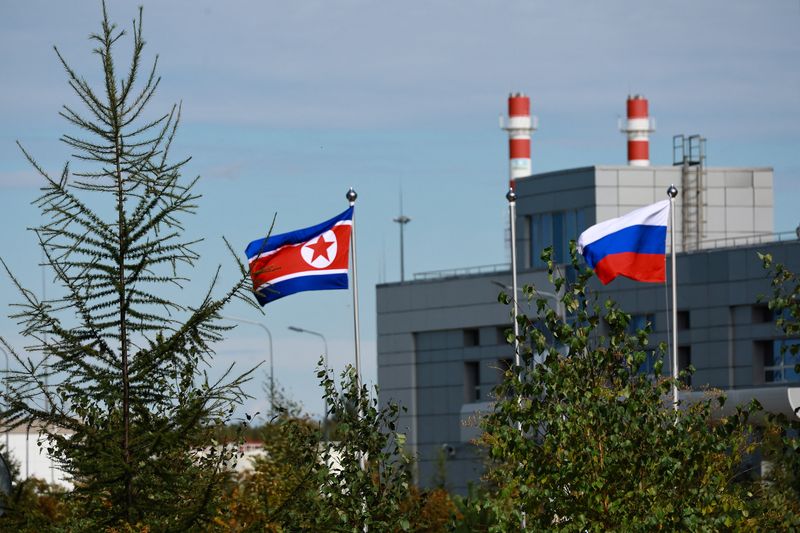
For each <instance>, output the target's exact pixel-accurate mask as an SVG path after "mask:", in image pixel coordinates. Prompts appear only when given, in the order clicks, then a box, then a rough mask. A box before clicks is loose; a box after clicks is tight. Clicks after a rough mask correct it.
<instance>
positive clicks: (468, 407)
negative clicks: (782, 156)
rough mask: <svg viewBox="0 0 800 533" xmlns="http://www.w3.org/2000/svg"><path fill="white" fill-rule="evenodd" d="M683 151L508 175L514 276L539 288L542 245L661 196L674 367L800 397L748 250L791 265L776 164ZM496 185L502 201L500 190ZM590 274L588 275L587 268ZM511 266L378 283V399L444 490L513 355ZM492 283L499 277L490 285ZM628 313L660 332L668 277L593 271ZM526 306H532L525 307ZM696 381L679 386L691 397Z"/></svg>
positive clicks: (765, 397) (455, 483) (561, 252)
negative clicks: (512, 180) (738, 162)
mask: <svg viewBox="0 0 800 533" xmlns="http://www.w3.org/2000/svg"><path fill="white" fill-rule="evenodd" d="M698 163H702V161H692V160H691V158H685V159H684V164H679V165H676V166H669V167H649V166H594V167H586V168H577V169H569V170H563V171H557V172H548V173H543V174H538V175H532V176H529V177H526V178H522V179H518V180H516V193H517V218H516V235H517V255H518V258H517V263H518V265H519V270H520V272H519V282H520V286H521V285H522V284H526V283H527V284H535V285H536V287H537V288H538V289H540V290H542V291H552V290H553V288H552V286H548V282H547V276H546V272H545V271H544V264H543V263H542V261H541V259H540V254H541V251H542V250H543V249H544V248H546V247H548V246H553V249H554V256H555V259H556V261H557V262H559V263H563V262H565V261H567V260H568V258H569V248H568V243H569V240H570V239H577V237H578V235H579V234H580V233H581V232H582V231H583V230H584V229H585V228H587V227H589V226H591V225H593V224H595V223H596V222H599V221H603V220H607V219H609V218H613V217H617V216H620V215H623V214H625V213H627V212H630V211H632V210H633V209H635V208H638V207H642V206H644V205H647V204H650V203H654V202H656V201H658V200H662V199H665V198H666V197H667V196H666V189H667V187H669V185H670V184H673V183H674V184H675V185H677V186H678V187H679V188H680V189H681V191H680V194H679V196H678V198H677V202H676V227H675V231H676V249H677V251H678V273H677V277H678V280H679V283H678V328H679V339H678V344H679V365H680V367H681V368H685V367H686V366H688V365H689V364H692V365H693V366H694V367H695V368H696V369H697V370H696V372H695V374H694V376H693V377H692V386H693V388H694V389H696V390H698V391H699V390H701V389H702V388H704V387H706V386H711V387H717V388H721V389H725V390H727V391H728V392H727V393H728V396H729V402H728V403H729V404H735V403H744V402H745V401H747V400H749V399H750V398H753V397H755V398H758V399H759V400H760V401H761V402H762V404H763V405H765V407H767V408H768V409H770V410H772V411H780V412H784V413H786V414H787V415H793V414H794V409H795V408H797V407H800V377H798V376H797V375H796V374H795V373H794V370H793V366H794V361H788V360H785V359H784V358H783V357H781V355H780V347H781V346H782V345H785V344H786V343H790V342H800V340H797V339H783V338H782V337H781V336H780V334H779V332H778V331H777V330H776V328H775V325H774V317H773V316H772V314H771V313H770V311H769V310H768V309H767V307H766V305H765V304H764V303H762V302H760V300H759V296H760V295H766V294H768V293H769V283H768V279H767V277H766V275H765V272H764V271H763V269H762V267H761V263H760V261H759V259H758V256H757V255H756V253H757V252H766V253H771V254H772V255H773V256H774V257H775V259H776V260H777V261H780V262H783V263H785V264H787V265H788V266H789V267H790V268H792V269H794V270H797V271H800V242H799V241H798V236H797V235H795V233H794V232H791V233H787V234H775V233H774V228H773V207H772V206H773V203H772V202H773V197H772V169H770V168H706V167H705V166H704V165H703V164H698ZM502 193H503V191H498V200H497V201H498V204H500V202H504V201H505V200H504V199H503V198H502ZM595 281H596V280H595ZM510 284H511V282H510V268H509V267H508V265H494V266H487V267H476V268H459V269H454V270H450V271H442V272H432V273H422V274H417V275H415V277H414V281H410V282H405V283H386V284H382V285H378V287H377V329H378V339H377V340H378V382H379V385H380V394H381V401H382V402H386V401H388V400H390V399H391V400H393V401H398V402H400V403H401V404H402V405H404V406H405V407H406V408H407V409H408V411H407V412H406V413H405V414H404V415H403V416H402V417H401V420H400V426H401V428H405V429H406V430H407V431H408V444H409V447H410V451H412V452H414V453H416V454H417V455H418V458H419V464H418V472H417V480H418V483H419V484H420V485H423V486H425V485H429V484H430V483H431V482H432V480H433V479H434V478H435V477H437V476H439V475H440V473H441V472H440V470H441V465H442V464H444V465H445V468H446V475H447V482H448V485H449V486H450V488H452V489H453V490H456V491H459V492H464V491H466V488H467V485H468V483H469V482H470V481H477V480H478V477H479V475H480V473H481V471H482V461H481V459H480V457H479V453H478V450H477V449H476V447H475V446H474V445H473V444H471V442H470V441H471V440H472V439H473V438H474V437H475V436H477V434H478V433H477V432H478V430H477V428H476V427H475V424H474V418H475V413H476V412H480V411H481V410H484V411H485V410H487V409H488V408H490V405H489V404H490V402H491V399H492V397H491V394H492V392H491V391H492V389H493V387H494V386H495V385H496V384H497V383H499V381H500V379H501V376H502V371H503V370H504V368H505V366H506V365H508V364H509V362H510V361H511V360H512V358H513V350H512V348H511V346H509V345H508V344H506V342H505V339H504V334H503V332H504V331H505V330H506V329H507V328H508V327H510V314H509V313H510V309H509V308H508V307H506V306H503V305H501V304H499V303H497V294H498V292H499V291H500V287H499V286H508V285H510ZM498 285H499V286H498ZM593 289H594V290H595V291H596V292H597V293H598V294H599V296H600V298H605V297H606V296H610V297H612V298H613V299H614V300H616V301H617V302H619V303H620V305H621V307H622V308H623V309H624V310H625V311H626V312H628V313H631V314H632V315H633V321H632V322H633V323H634V324H635V325H639V326H642V327H643V326H644V324H645V323H646V322H648V321H649V322H651V323H652V324H653V330H654V331H653V335H652V337H651V340H652V341H653V342H654V343H657V342H661V341H665V342H666V341H667V336H668V328H667V309H668V301H667V300H668V292H667V288H666V286H665V285H661V284H647V283H636V282H632V281H630V280H627V279H622V278H620V279H617V280H615V281H614V282H612V283H611V284H610V285H608V286H605V287H603V286H601V285H600V284H599V282H597V283H595V285H594V287H593ZM529 314H535V311H534V310H530V311H529ZM699 394H702V393H701V392H688V393H686V392H684V393H682V397H684V398H686V397H689V396H693V395H699Z"/></svg>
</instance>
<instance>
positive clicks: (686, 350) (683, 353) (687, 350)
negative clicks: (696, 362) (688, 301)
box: [678, 321, 692, 387]
mask: <svg viewBox="0 0 800 533" xmlns="http://www.w3.org/2000/svg"><path fill="white" fill-rule="evenodd" d="M678 323H679V324H680V321H678ZM691 364H692V347H691V346H678V375H680V373H681V372H683V371H684V370H686V369H688V368H689V366H690V365H691ZM681 381H683V383H684V384H685V385H686V386H689V387H690V386H691V385H692V376H684V377H682V378H681Z"/></svg>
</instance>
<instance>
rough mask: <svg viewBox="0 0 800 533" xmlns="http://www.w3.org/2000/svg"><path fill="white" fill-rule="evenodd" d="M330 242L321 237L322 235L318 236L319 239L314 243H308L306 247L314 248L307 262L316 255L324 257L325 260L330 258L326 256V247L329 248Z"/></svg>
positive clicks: (312, 260)
mask: <svg viewBox="0 0 800 533" xmlns="http://www.w3.org/2000/svg"><path fill="white" fill-rule="evenodd" d="M332 244H333V242H332V241H331V242H328V241H326V240H325V239H323V238H322V235H320V236H319V239H317V242H315V243H314V244H308V245H307V246H308V248H311V249H312V250H314V255H313V256H312V257H311V261H309V263H313V262H314V260H315V259H316V258H317V257H324V258H325V260H330V258H329V257H328V248H330V247H331V245H332Z"/></svg>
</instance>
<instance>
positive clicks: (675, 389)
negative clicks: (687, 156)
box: [667, 185, 680, 423]
mask: <svg viewBox="0 0 800 533" xmlns="http://www.w3.org/2000/svg"><path fill="white" fill-rule="evenodd" d="M667 196H669V219H670V222H669V248H670V250H669V251H670V256H671V257H670V259H671V261H670V263H671V266H672V269H671V270H672V275H671V278H672V279H671V281H672V379H673V382H672V406H673V408H674V409H675V411H677V410H678V376H679V375H680V373H679V370H678V284H677V272H678V271H677V267H676V266H675V252H676V250H675V197H676V196H678V188H677V187H675V185H670V186H669V188H668V189H667ZM675 420H676V423H677V418H676V419H675Z"/></svg>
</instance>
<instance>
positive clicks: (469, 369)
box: [464, 361, 481, 403]
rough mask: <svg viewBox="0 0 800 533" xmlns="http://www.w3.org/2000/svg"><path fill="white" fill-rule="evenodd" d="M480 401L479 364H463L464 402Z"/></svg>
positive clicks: (468, 362) (471, 362)
mask: <svg viewBox="0 0 800 533" xmlns="http://www.w3.org/2000/svg"><path fill="white" fill-rule="evenodd" d="M480 399H481V364H480V362H479V361H465V362H464V402H465V403H474V402H477V401H480Z"/></svg>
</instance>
